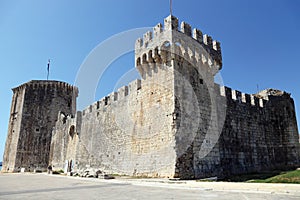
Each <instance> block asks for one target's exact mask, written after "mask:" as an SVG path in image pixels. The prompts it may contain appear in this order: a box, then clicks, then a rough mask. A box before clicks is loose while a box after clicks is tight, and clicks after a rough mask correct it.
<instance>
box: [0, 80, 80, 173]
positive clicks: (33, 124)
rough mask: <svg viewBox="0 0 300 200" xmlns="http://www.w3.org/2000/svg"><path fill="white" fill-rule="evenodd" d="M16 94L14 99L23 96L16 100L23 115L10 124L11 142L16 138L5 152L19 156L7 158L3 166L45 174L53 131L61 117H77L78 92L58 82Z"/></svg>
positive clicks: (25, 86) (35, 85) (34, 85)
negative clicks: (60, 114)
mask: <svg viewBox="0 0 300 200" xmlns="http://www.w3.org/2000/svg"><path fill="white" fill-rule="evenodd" d="M14 93H15V94H14V98H16V96H17V95H19V93H22V94H23V96H21V97H20V98H17V103H16V104H17V107H18V110H19V111H21V112H20V115H19V113H18V116H17V117H16V118H17V119H15V120H13V121H11V122H10V124H9V133H8V138H13V139H12V141H14V142H8V144H7V146H6V152H7V153H9V152H10V150H9V149H10V148H12V149H16V153H15V155H9V156H7V155H6V154H5V155H4V157H5V158H7V159H5V161H4V163H6V162H8V163H10V166H9V169H8V167H7V168H6V169H4V170H7V171H20V169H21V168H25V170H26V171H33V170H34V169H39V170H45V169H46V168H47V166H48V163H49V153H50V144H51V138H52V129H53V127H54V126H55V122H56V120H57V116H58V113H59V112H60V111H61V112H63V113H65V114H70V115H74V114H75V110H76V97H77V93H78V92H77V89H76V88H74V87H73V86H70V85H69V84H67V83H63V82H58V81H30V82H28V83H25V84H23V85H22V86H20V87H18V88H15V89H14ZM13 103H14V102H13ZM12 107H14V106H12ZM15 112H16V111H13V113H15ZM13 113H12V115H13ZM15 121H17V122H18V123H17V125H15ZM8 141H10V139H9V140H8ZM16 141H17V142H16ZM10 159H11V161H10Z"/></svg>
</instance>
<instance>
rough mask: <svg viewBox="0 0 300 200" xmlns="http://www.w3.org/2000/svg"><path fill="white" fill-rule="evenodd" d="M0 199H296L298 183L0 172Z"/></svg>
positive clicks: (297, 196)
mask: <svg viewBox="0 0 300 200" xmlns="http://www.w3.org/2000/svg"><path fill="white" fill-rule="evenodd" d="M0 182H1V186H0V199H5V200H8V199H14V200H15V199H22V200H24V199H39V200H40V199H49V200H50V199H51V200H56V199H72V200H76V199H143V200H147V199H218V200H222V199H264V200H268V199H292V200H296V199H300V185H295V184H290V185H288V184H252V183H250V184H243V183H242V184H240V183H220V182H217V183H211V182H210V183H205V182H204V183H202V182H201V183H199V182H195V181H168V180H166V179H113V180H103V179H102V180H101V179H94V178H89V179H87V178H75V177H65V176H58V175H46V174H29V173H28V174H26V173H25V174H1V173H0Z"/></svg>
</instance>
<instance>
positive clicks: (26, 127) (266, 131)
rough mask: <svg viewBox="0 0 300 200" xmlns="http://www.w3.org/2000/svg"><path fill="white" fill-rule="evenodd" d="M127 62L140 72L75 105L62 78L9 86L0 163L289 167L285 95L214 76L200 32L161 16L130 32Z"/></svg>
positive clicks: (291, 141)
mask: <svg viewBox="0 0 300 200" xmlns="http://www.w3.org/2000/svg"><path fill="white" fill-rule="evenodd" d="M135 62H136V68H137V70H138V71H139V73H140V75H141V77H142V79H141V80H135V81H133V82H131V83H130V84H129V85H128V86H123V87H122V88H120V89H119V90H118V91H117V92H113V93H111V94H110V95H109V96H106V97H104V98H103V99H101V100H100V101H97V102H95V103H94V104H92V105H90V106H88V107H87V108H86V109H84V110H83V111H76V98H77V96H78V89H77V88H76V87H74V86H71V85H69V84H67V83H64V82H58V81H30V82H28V83H25V84H23V85H21V86H19V87H17V88H14V89H13V92H14V95H13V99H12V106H11V115H10V121H9V129H8V136H7V141H6V147H5V153H4V159H3V169H2V170H3V171H7V172H19V171H20V170H21V168H23V169H24V168H25V171H33V170H35V169H41V170H45V169H47V166H48V165H52V166H53V169H54V170H59V169H64V170H65V172H70V171H72V172H78V173H82V172H83V171H85V170H101V171H104V172H106V173H113V174H122V175H131V176H143V177H144V176H146V177H169V178H171V177H174V178H176V177H177V178H182V179H194V178H203V177H211V176H218V177H226V176H231V175H236V174H244V173H252V172H259V171H268V170H273V169H288V168H294V167H298V166H299V164H300V145H299V135H298V129H297V122H296V116H295V108H294V102H293V99H292V98H291V97H290V94H288V93H286V92H284V91H279V90H274V89H267V90H263V91H261V92H259V93H257V94H254V95H250V94H245V93H242V92H239V91H236V90H232V89H230V88H228V87H225V86H220V85H218V84H216V83H215V81H214V77H215V75H216V74H217V73H218V72H219V70H221V68H222V56H221V48H220V43H219V42H217V41H213V40H212V38H211V37H210V36H208V35H202V32H201V31H200V30H198V29H193V30H192V29H191V26H190V25H189V24H187V23H185V22H182V23H181V26H180V30H179V27H178V19H177V18H176V17H174V16H169V17H167V18H166V19H165V20H164V25H162V24H158V25H157V26H155V27H154V28H153V31H151V32H147V33H146V34H145V35H144V36H143V38H142V39H138V40H137V41H136V44H135Z"/></svg>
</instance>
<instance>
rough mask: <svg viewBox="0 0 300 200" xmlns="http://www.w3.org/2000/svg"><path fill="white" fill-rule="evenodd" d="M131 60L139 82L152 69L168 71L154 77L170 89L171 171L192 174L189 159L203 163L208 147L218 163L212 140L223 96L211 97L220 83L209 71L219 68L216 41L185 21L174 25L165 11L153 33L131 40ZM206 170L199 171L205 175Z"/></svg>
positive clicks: (218, 127)
mask: <svg viewBox="0 0 300 200" xmlns="http://www.w3.org/2000/svg"><path fill="white" fill-rule="evenodd" d="M135 61H136V68H137V69H138V71H139V73H140V74H141V76H142V77H143V79H144V80H145V82H147V80H152V79H153V77H155V76H153V74H157V73H159V74H161V73H162V72H163V71H169V73H168V74H169V76H168V77H167V78H157V76H158V75H157V76H156V77H155V80H154V82H156V83H157V82H158V83H159V84H162V85H163V86H162V87H166V88H169V89H171V90H172V91H171V93H172V101H173V102H172V105H170V106H171V107H173V114H172V115H173V122H172V125H171V126H172V129H173V134H174V140H175V147H174V149H175V151H176V161H175V162H176V163H175V172H174V176H175V177H177V176H178V177H181V178H184V177H189V178H191V177H195V176H196V174H197V173H196V172H195V171H194V170H195V161H196V160H200V159H202V160H203V159H204V160H205V161H203V162H209V161H207V160H210V159H212V158H211V156H210V155H209V156H207V154H208V153H209V152H212V153H211V154H215V156H214V159H213V160H214V164H215V165H218V163H219V162H220V160H219V150H218V148H217V145H215V144H216V143H217V141H218V137H219V135H220V133H221V125H220V124H219V121H222V120H221V118H225V116H224V115H225V107H226V101H225V100H224V99H221V98H217V97H218V95H217V94H218V93H219V91H220V88H219V86H217V85H216V84H215V82H214V76H215V75H216V74H217V73H218V71H219V70H220V69H221V68H222V55H221V48H220V43H219V42H217V41H213V40H212V37H211V36H209V35H203V34H202V32H201V31H200V30H198V29H193V30H192V28H191V26H190V25H189V24H187V23H185V22H181V24H180V27H179V25H178V19H177V18H176V17H174V16H171V15H170V16H168V17H167V18H166V19H165V20H164V26H163V25H162V24H158V25H156V26H155V27H154V28H153V32H147V33H146V34H145V35H144V36H143V39H141V38H140V39H138V40H137V41H136V46H135ZM168 82H169V83H168ZM166 83H167V85H166ZM217 104H218V107H217ZM217 118H219V119H217ZM203 143H207V144H210V145H207V146H205V145H203ZM200 152H201V153H200ZM204 165H206V164H204ZM209 171H210V169H208V170H207V172H205V173H206V174H207V175H208V174H209V173H211V172H209Z"/></svg>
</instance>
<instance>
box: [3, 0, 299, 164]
mask: <svg viewBox="0 0 300 200" xmlns="http://www.w3.org/2000/svg"><path fill="white" fill-rule="evenodd" d="M299 8H300V1H296V0H263V1H261V0H226V1H225V0H210V1H202V0H185V1H183V0H181V1H179V0H173V14H174V15H175V16H176V17H178V18H179V20H180V21H186V22H188V23H190V24H191V25H192V27H197V28H199V29H201V30H202V32H204V33H207V34H209V35H211V36H212V37H213V38H214V39H216V40H218V41H220V42H221V47H222V55H223V69H222V71H221V75H222V77H223V81H224V84H225V85H227V86H229V87H231V88H233V89H237V90H240V91H242V92H246V93H256V91H257V85H258V87H259V89H265V88H278V89H281V90H285V91H287V92H289V93H291V94H292V97H293V98H294V100H295V104H296V107H297V110H296V112H297V113H298V116H300V114H299V113H300V109H299V108H300V93H299V85H300V79H299V72H300V61H299V57H300V37H299V36H300V12H299ZM168 15H169V1H168V0H152V1H146V0H126V1H125V0H114V1H113V0H110V1H109V0H98V1H96V0H94V1H93V0H86V1H74V0H73V1H71V0H63V1H62V0H52V1H42V0H19V1H13V0H0V70H1V73H0V76H1V78H0V81H1V83H0V97H1V104H0V113H1V114H0V160H2V159H1V158H2V154H3V150H4V145H5V140H6V136H7V127H8V119H9V110H10V103H11V97H12V91H11V88H13V87H15V86H18V85H20V84H22V83H24V82H27V81H30V80H32V79H35V80H36V79H38V80H40V79H45V78H46V75H47V73H46V72H47V71H46V69H47V60H48V58H50V59H51V74H50V79H55V80H62V81H66V82H68V83H71V84H73V83H74V81H75V78H76V74H77V72H78V70H79V67H80V66H81V64H82V63H83V61H84V59H85V58H86V57H87V56H88V55H89V53H90V52H91V51H92V50H93V49H94V48H95V47H96V46H97V45H98V44H99V43H101V42H102V41H104V40H106V39H107V38H109V37H111V36H113V35H115V34H118V33H120V32H123V31H126V30H130V29H133V28H140V27H149V26H151V27H152V26H155V25H156V24H157V23H159V22H161V23H162V22H163V19H164V18H165V17H166V16H168ZM132 45H134V44H132ZM99 59H101V58H99ZM133 66H134V57H133V53H129V54H126V55H124V56H121V57H120V58H119V59H117V60H116V61H115V62H113V63H112V65H111V67H110V68H109V70H108V71H107V72H106V73H105V74H104V76H103V77H102V78H101V80H100V82H99V85H98V89H97V93H96V98H97V99H99V98H101V97H102V96H104V95H106V94H108V93H110V92H111V91H112V90H113V88H114V86H115V84H116V81H117V80H118V79H119V78H120V77H121V76H122V74H124V73H126V72H127V71H128V70H130V69H131V68H132V67H133ZM298 124H299V123H298Z"/></svg>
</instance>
